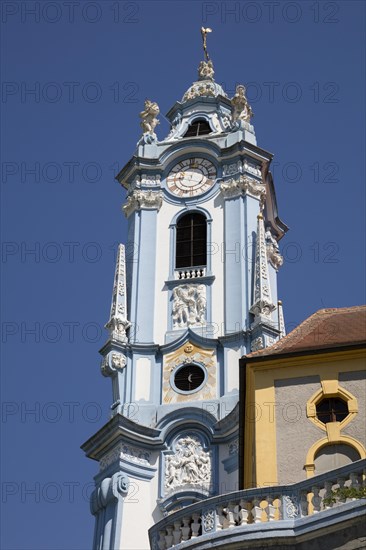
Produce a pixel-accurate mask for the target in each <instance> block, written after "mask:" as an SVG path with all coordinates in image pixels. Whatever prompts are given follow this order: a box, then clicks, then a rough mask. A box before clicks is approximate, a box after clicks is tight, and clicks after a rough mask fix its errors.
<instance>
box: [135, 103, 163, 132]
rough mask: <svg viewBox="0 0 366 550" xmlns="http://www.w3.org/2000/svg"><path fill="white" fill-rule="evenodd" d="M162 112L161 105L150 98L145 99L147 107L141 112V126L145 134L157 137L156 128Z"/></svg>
mask: <svg viewBox="0 0 366 550" xmlns="http://www.w3.org/2000/svg"><path fill="white" fill-rule="evenodd" d="M159 113H160V109H159V105H158V104H157V103H155V102H153V101H150V99H146V100H145V109H144V110H143V111H141V113H140V118H141V122H140V126H141V128H142V133H143V136H151V137H152V138H154V139H156V134H155V128H156V126H157V125H158V124H160V121H159V120H158V119H157V116H158V115H159Z"/></svg>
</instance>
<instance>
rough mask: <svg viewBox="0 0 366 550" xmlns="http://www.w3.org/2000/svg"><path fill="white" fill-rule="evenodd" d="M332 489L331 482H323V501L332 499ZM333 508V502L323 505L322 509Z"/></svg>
mask: <svg viewBox="0 0 366 550" xmlns="http://www.w3.org/2000/svg"><path fill="white" fill-rule="evenodd" d="M332 487H333V481H325V482H324V488H325V493H324V495H323V499H325V498H326V499H330V498H332ZM332 506H333V502H329V503H327V504H324V507H325V508H326V509H327V508H332Z"/></svg>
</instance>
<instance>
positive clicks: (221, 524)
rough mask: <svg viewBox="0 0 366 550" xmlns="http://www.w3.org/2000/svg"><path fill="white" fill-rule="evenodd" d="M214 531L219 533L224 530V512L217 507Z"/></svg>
mask: <svg viewBox="0 0 366 550" xmlns="http://www.w3.org/2000/svg"><path fill="white" fill-rule="evenodd" d="M216 518H217V519H216V530H217V531H221V529H223V528H224V520H225V516H224V511H223V508H222V506H217V508H216Z"/></svg>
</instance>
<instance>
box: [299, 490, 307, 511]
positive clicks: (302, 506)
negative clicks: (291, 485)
mask: <svg viewBox="0 0 366 550" xmlns="http://www.w3.org/2000/svg"><path fill="white" fill-rule="evenodd" d="M299 504H300V514H301V516H307V515H308V514H309V503H308V493H307V491H301V493H300V502H299Z"/></svg>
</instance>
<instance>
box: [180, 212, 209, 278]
mask: <svg viewBox="0 0 366 550" xmlns="http://www.w3.org/2000/svg"><path fill="white" fill-rule="evenodd" d="M206 243H207V222H206V218H205V216H204V215H203V214H198V213H197V212H194V213H192V214H186V215H185V216H182V217H181V218H180V219H179V220H178V223H177V240H176V256H175V267H176V268H177V269H178V268H181V267H196V266H205V265H206V261H207V257H206V250H207V244H206Z"/></svg>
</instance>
